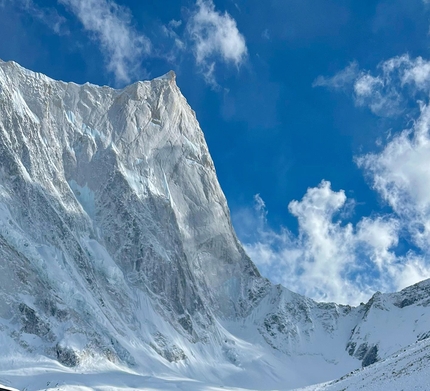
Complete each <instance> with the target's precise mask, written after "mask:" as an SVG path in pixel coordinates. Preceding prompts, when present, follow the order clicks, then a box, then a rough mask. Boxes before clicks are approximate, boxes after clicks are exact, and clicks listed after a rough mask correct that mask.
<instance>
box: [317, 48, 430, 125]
mask: <svg viewBox="0 0 430 391" xmlns="http://www.w3.org/2000/svg"><path fill="white" fill-rule="evenodd" d="M313 86H314V87H328V88H331V89H339V90H343V91H350V92H351V94H352V96H353V98H354V100H355V103H356V104H357V105H358V106H367V107H369V108H370V110H371V111H372V112H373V113H374V114H376V115H378V116H382V117H391V116H398V115H400V114H402V113H403V112H404V109H405V106H406V105H407V103H408V101H409V100H410V99H413V98H414V97H415V96H416V94H417V93H419V92H429V91H430V62H429V61H426V60H424V59H423V58H422V57H417V58H415V59H412V58H410V56H409V55H407V54H405V55H402V56H397V57H393V58H391V59H389V60H387V61H384V62H381V63H380V64H379V65H378V67H377V72H376V74H375V75H372V74H371V73H370V72H369V71H364V70H360V69H359V67H358V64H357V63H356V62H353V63H351V64H350V65H348V66H347V67H346V68H345V69H343V70H341V71H340V72H338V73H337V74H335V75H334V76H332V77H325V76H319V77H318V78H317V79H316V80H315V81H314V83H313Z"/></svg>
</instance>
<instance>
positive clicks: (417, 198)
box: [357, 106, 430, 253]
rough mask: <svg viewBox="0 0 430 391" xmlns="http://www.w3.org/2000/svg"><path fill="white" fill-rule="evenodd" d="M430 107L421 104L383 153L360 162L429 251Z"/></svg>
mask: <svg viewBox="0 0 430 391" xmlns="http://www.w3.org/2000/svg"><path fill="white" fill-rule="evenodd" d="M429 127H430V107H429V106H422V107H421V115H420V117H419V118H418V120H417V121H416V122H415V124H414V126H413V128H412V129H409V130H404V131H403V132H401V133H400V134H398V135H396V136H394V137H393V139H392V140H391V141H390V142H389V143H388V144H387V145H386V146H385V148H384V149H383V150H382V151H381V152H380V153H376V154H375V153H373V154H367V155H364V156H361V157H360V158H358V159H357V163H358V165H359V166H360V167H362V168H363V169H364V170H365V172H366V173H367V175H368V176H369V178H370V180H371V182H372V185H373V187H374V189H375V190H376V191H377V192H378V193H379V194H380V195H381V196H382V198H383V199H384V200H385V201H387V202H388V203H389V205H390V206H391V207H392V208H393V210H394V211H395V212H396V214H397V215H399V216H400V217H401V218H402V220H403V221H404V222H405V224H406V225H407V228H408V231H409V233H410V234H411V235H412V239H413V240H414V242H415V244H416V245H417V246H419V247H420V248H421V249H422V250H424V251H426V252H428V253H430V246H429V245H430V169H429V167H430V136H429Z"/></svg>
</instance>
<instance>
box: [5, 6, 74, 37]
mask: <svg viewBox="0 0 430 391" xmlns="http://www.w3.org/2000/svg"><path fill="white" fill-rule="evenodd" d="M6 5H13V6H14V7H16V9H19V10H21V11H24V12H26V13H27V14H28V15H30V17H32V18H33V19H37V20H38V21H40V22H42V23H43V24H45V25H46V26H47V27H49V28H50V29H52V30H53V31H54V33H56V34H58V35H65V34H68V33H69V30H68V28H67V20H66V18H65V17H64V16H62V15H60V14H59V13H58V11H57V10H56V9H55V8H52V7H41V6H39V5H38V4H36V3H35V2H34V1H33V0H16V1H14V0H0V7H5V6H6Z"/></svg>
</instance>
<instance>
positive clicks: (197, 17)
mask: <svg viewBox="0 0 430 391" xmlns="http://www.w3.org/2000/svg"><path fill="white" fill-rule="evenodd" d="M196 5H197V10H196V11H195V12H194V13H193V14H192V15H191V17H190V19H189V20H188V23H187V30H188V33H189V36H190V39H191V41H192V42H193V46H194V55H195V58H196V62H197V64H198V65H199V66H200V67H201V68H202V73H203V74H204V75H205V79H206V81H207V82H208V83H211V84H214V83H216V82H215V77H214V70H215V64H216V61H218V60H221V61H223V62H225V63H232V64H234V65H236V66H239V65H240V64H241V63H242V62H243V61H244V60H245V58H246V56H247V47H246V43H245V38H244V37H243V35H242V34H241V33H240V32H239V30H238V28H237V24H236V21H235V20H234V19H233V18H232V17H231V16H230V15H229V14H228V13H227V12H225V13H224V14H221V13H220V12H218V11H216V10H215V5H214V3H213V2H212V0H197V2H196Z"/></svg>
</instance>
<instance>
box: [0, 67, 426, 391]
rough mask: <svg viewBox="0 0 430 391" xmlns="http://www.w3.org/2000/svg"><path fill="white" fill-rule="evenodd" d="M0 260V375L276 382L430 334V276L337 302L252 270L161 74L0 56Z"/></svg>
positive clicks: (364, 360)
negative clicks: (60, 72) (82, 77)
mask: <svg viewBox="0 0 430 391" xmlns="http://www.w3.org/2000/svg"><path fill="white" fill-rule="evenodd" d="M0 270H1V273H0V345H1V348H2V353H1V354H0V381H2V382H3V380H5V382H7V383H9V385H11V386H17V384H21V385H22V384H24V383H25V380H24V379H25V377H22V374H23V373H25V371H30V372H31V373H33V375H34V377H33V378H32V379H33V380H32V381H31V382H30V383H29V385H28V386H27V385H24V386H23V387H26V388H27V389H28V390H29V391H30V390H33V389H34V390H36V389H37V390H38V389H46V388H49V387H50V386H49V384H48V385H47V384H43V383H44V382H45V383H46V381H45V380H46V379H48V378H49V376H51V378H52V380H49V381H48V382H49V383H50V384H51V383H52V386H51V387H53V383H54V380H55V379H54V378H55V377H56V376H57V377H58V376H59V377H60V378H61V376H60V375H59V373H63V374H64V373H77V371H78V372H79V373H90V372H91V373H102V372H105V373H106V371H107V372H109V373H116V374H117V375H116V376H114V377H112V379H111V381H112V382H113V383H112V384H113V385H115V384H117V383H115V381H117V380H114V379H119V378H121V379H122V376H124V379H128V380H121V381H123V382H124V383H125V384H128V382H130V383H129V384H128V385H129V386H130V387H132V383H133V382H135V381H137V380H136V379H135V377H138V378H139V379H141V380H139V381H140V382H143V383H139V384H141V385H138V386H136V387H137V388H139V387H140V388H143V387H144V385H142V384H149V383H145V381H146V382H148V381H149V380H148V379H149V377H151V379H162V378H163V379H167V378H168V379H170V380H169V381H171V379H173V378H175V377H176V378H178V379H188V380H187V381H191V380H189V379H193V381H194V382H197V383H193V384H194V385H193V386H192V387H201V388H196V389H204V387H206V386H204V384H218V385H219V384H222V385H223V386H236V387H246V388H252V389H269V388H283V389H288V388H292V387H299V386H305V385H309V384H313V383H318V382H321V381H326V380H331V379H335V378H337V377H340V376H342V375H344V374H346V373H347V372H350V371H353V370H355V369H357V368H360V367H362V366H369V365H372V364H374V363H375V362H378V361H380V360H383V359H385V358H387V357H390V355H392V354H394V353H395V352H396V351H398V350H399V349H403V348H405V347H406V346H408V345H411V344H414V343H417V341H424V340H426V339H427V338H428V337H430V326H429V323H428V319H429V315H430V311H429V305H430V282H429V281H425V282H422V283H420V284H417V285H416V286H414V287H410V288H407V289H405V290H404V291H402V292H400V293H396V294H385V295H383V294H380V293H377V294H375V295H374V296H373V298H372V299H371V300H370V301H369V303H367V304H365V305H361V306H359V307H355V308H353V307H350V306H341V305H336V304H334V303H316V302H314V301H313V300H311V299H308V298H305V297H303V296H300V295H298V294H295V293H293V292H291V291H289V290H288V289H285V288H283V287H281V286H274V285H272V284H271V283H270V282H269V281H268V280H267V279H265V278H263V277H262V276H261V275H260V274H259V272H258V270H257V268H256V267H255V266H254V264H253V263H252V261H251V260H250V259H249V257H248V256H247V255H246V253H245V252H244V250H243V248H242V246H241V244H240V243H239V241H238V239H237V237H236V235H235V232H234V230H233V228H232V225H231V221H230V214H229V209H228V206H227V202H226V199H225V197H224V195H223V193H222V190H221V188H220V186H219V184H218V181H217V177H216V172H215V168H214V164H213V161H212V159H211V157H210V154H209V151H208V147H207V145H206V142H205V140H204V136H203V133H202V131H201V129H200V127H199V124H198V122H197V120H196V116H195V113H194V112H193V111H192V109H191V108H190V107H189V105H188V104H187V102H186V99H185V98H184V97H183V95H182V94H181V92H180V90H179V88H178V87H177V85H176V82H175V75H174V73H173V72H169V73H168V74H167V75H165V76H163V77H160V78H156V79H154V80H152V81H145V82H137V83H135V84H132V85H130V86H128V87H126V88H124V89H121V90H115V89H112V88H110V87H99V86H94V85H91V84H85V85H77V84H74V83H64V82H60V81H54V80H52V79H50V78H48V77H46V76H44V75H41V74H39V73H34V72H31V71H28V70H26V69H24V68H22V67H20V66H19V65H17V64H16V63H13V62H0ZM426 320H427V321H426ZM400 328H401V329H400ZM400 330H401V335H402V336H401V338H399V333H400ZM421 343H422V342H421ZM30 369H31V370H30ZM20 371H21V372H20ZM22 371H24V372H22ZM42 372H43V373H46V372H48V373H49V376H48V375H44V376H41V375H40V373H42ZM130 372H132V373H133V376H134V377H133V376H132V375H129V377H127V376H126V375H127V374H128V373H130ZM20 374H21V375H20ZM47 376H48V377H47ZM51 378H49V379H51ZM106 378H109V376H107V377H106ZM73 379H74V380H70V379H69V380H67V381H65V380H62V381H63V383H64V385H67V384H68V383H67V382H69V383H70V382H71V383H72V384H81V383H79V380H77V379H78V378H73ZM142 379H143V380H142ZM145 379H146V380H145ZM88 381H89V380H87V382H88ZM154 381H155V380H154ZM183 381H185V380H183ZM23 382H24V383H23ZM199 382H201V383H199ZM15 383H17V384H15ZM114 383H115V384H114ZM154 384H155V385H153V388H157V387H158V388H160V389H168V386H167V384H168V383H167V380H166V383H157V382H155V383H154ZM159 384H164V386H160V385H159ZM196 384H197V385H196ZM91 387H93V388H97V387H96V386H94V385H93V386H91ZM133 387H134V386H133ZM163 387H164V388H163ZM189 387H191V386H189ZM185 389H187V388H186V387H185ZM188 389H192V388H188Z"/></svg>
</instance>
